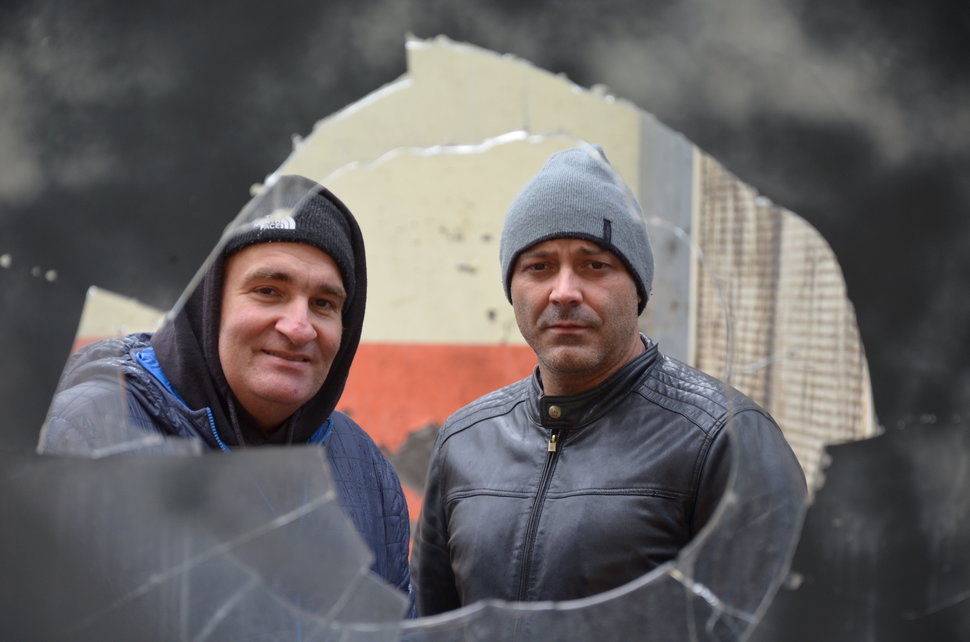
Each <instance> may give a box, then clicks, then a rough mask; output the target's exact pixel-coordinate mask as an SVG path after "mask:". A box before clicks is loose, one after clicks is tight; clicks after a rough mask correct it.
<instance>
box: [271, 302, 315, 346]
mask: <svg viewBox="0 0 970 642" xmlns="http://www.w3.org/2000/svg"><path fill="white" fill-rule="evenodd" d="M276 329H277V331H279V332H280V333H281V334H283V335H284V336H285V337H286V338H288V339H289V340H290V341H291V342H292V343H293V344H294V345H305V344H307V343H309V342H311V341H313V340H314V339H315V338H316V337H317V331H316V329H315V328H314V327H313V324H312V323H310V309H309V304H308V303H307V302H306V301H299V300H297V301H292V302H290V304H289V305H287V306H286V307H285V308H284V309H283V314H282V315H281V316H280V318H279V319H278V320H277V321H276Z"/></svg>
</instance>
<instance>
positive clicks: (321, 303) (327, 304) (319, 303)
mask: <svg viewBox="0 0 970 642" xmlns="http://www.w3.org/2000/svg"><path fill="white" fill-rule="evenodd" d="M313 305H315V306H316V307H318V308H320V309H321V310H329V309H331V308H335V307H337V306H335V305H334V303H333V301H331V300H330V299H317V300H315V301H314V302H313Z"/></svg>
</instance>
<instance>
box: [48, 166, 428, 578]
mask: <svg viewBox="0 0 970 642" xmlns="http://www.w3.org/2000/svg"><path fill="white" fill-rule="evenodd" d="M366 296H367V270H366V265H365V257H364V243H363V239H362V237H361V233H360V228H359V227H358V225H357V222H356V220H354V217H353V216H352V215H351V213H350V211H349V210H348V209H347V208H346V207H345V206H344V204H343V203H342V202H340V200H339V199H337V197H336V196H334V195H333V194H332V193H330V191H328V190H327V189H325V188H323V187H322V186H320V185H318V184H317V183H315V182H313V181H311V180H309V179H306V178H303V177H300V176H282V177H280V178H278V179H277V180H276V181H275V182H274V183H273V184H271V185H269V186H268V187H266V188H265V189H264V190H263V191H262V192H261V193H260V194H258V195H257V196H256V197H255V198H253V199H252V201H250V203H249V204H248V205H247V207H246V208H245V209H244V210H243V213H242V214H241V215H240V216H239V217H238V218H237V220H236V221H234V222H233V224H231V225H230V226H229V227H228V228H227V230H226V233H225V235H224V243H223V244H222V246H221V248H219V249H218V250H217V252H216V254H215V257H214V260H213V261H212V262H211V264H210V265H209V267H208V268H207V269H206V270H205V272H204V274H203V276H202V278H201V281H200V282H199V283H198V285H197V287H195V288H194V289H193V290H191V292H190V294H189V296H188V298H187V300H186V301H185V304H184V305H182V306H176V308H175V309H174V310H173V312H172V313H170V314H169V316H168V317H167V319H166V321H165V323H164V324H163V325H162V327H161V328H160V329H159V330H158V331H157V332H155V333H153V334H151V333H138V334H132V335H128V336H126V337H124V338H121V339H106V340H103V341H99V342H96V343H94V344H91V345H89V346H85V347H84V348H82V349H81V350H79V351H78V352H77V353H75V354H74V355H72V357H71V358H70V360H69V361H68V365H67V367H66V368H65V371H64V374H63V375H62V378H61V382H60V385H59V387H58V392H57V394H56V395H55V397H54V401H53V403H52V405H51V409H50V411H49V413H48V417H47V421H46V422H45V425H44V428H43V430H42V432H41V436H40V442H39V444H38V451H39V452H41V453H48V454H72V455H86V456H94V457H98V456H103V455H109V454H114V453H118V452H132V451H145V450H150V449H152V448H155V447H158V448H162V447H169V448H170V447H171V446H172V444H173V443H179V442H177V441H176V442H173V441H172V439H171V438H173V437H175V438H187V439H189V440H193V442H194V443H199V442H201V443H202V444H204V446H205V447H207V448H210V449H217V450H222V451H230V450H233V449H237V448H245V447H250V446H261V445H266V444H322V445H324V446H325V450H326V454H327V458H328V461H329V463H330V468H331V473H332V475H333V478H334V483H335V486H336V490H337V496H338V500H339V501H340V503H341V505H342V507H343V508H344V510H345V512H347V514H348V515H349V517H350V518H351V520H352V521H353V523H354V525H355V526H356V527H357V530H358V531H359V532H360V533H361V535H362V536H363V538H364V540H365V541H366V542H367V544H368V545H369V547H370V549H371V551H372V552H373V554H374V563H373V565H372V570H373V571H374V572H375V573H376V574H377V575H379V576H380V577H382V578H384V579H385V580H386V581H387V582H389V583H390V584H392V585H394V586H396V587H397V588H398V589H400V590H402V591H404V592H405V593H410V571H409V569H408V559H407V558H408V546H409V537H410V531H409V529H410V522H409V518H408V511H407V504H406V502H405V498H404V494H403V491H402V489H401V484H400V481H399V480H398V477H397V474H396V473H395V472H394V469H393V468H392V467H391V465H390V463H389V462H388V461H387V459H386V458H385V457H384V455H383V454H382V453H381V452H380V449H379V448H378V447H377V445H376V444H375V443H374V442H373V440H372V439H371V438H370V437H369V436H368V435H367V434H366V433H365V432H364V431H363V430H362V429H361V428H360V426H358V425H357V424H356V423H354V421H353V420H351V419H350V418H349V417H347V416H346V415H344V414H343V413H341V412H338V411H336V410H335V407H336V404H337V401H338V400H339V398H340V395H341V392H342V391H343V388H344V383H345V382H346V379H347V375H348V372H349V369H350V365H351V362H352V361H353V358H354V354H355V353H356V350H357V346H358V343H359V341H360V336H361V328H362V325H363V319H364V305H365V301H366ZM122 380H123V382H124V383H123V386H124V387H123V389H121V388H119V382H120V381H122ZM125 399H126V400H125ZM119 404H120V405H121V406H123V408H124V409H123V411H122V412H121V413H119V411H118V406H119ZM119 414H120V415H121V416H119ZM112 419H113V420H112ZM183 443H184V442H183ZM321 581H325V580H321Z"/></svg>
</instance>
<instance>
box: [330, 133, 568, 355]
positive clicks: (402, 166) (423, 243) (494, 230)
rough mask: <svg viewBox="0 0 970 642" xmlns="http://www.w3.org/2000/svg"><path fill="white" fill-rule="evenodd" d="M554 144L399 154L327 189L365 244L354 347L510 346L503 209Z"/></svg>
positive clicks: (516, 338) (537, 141) (514, 336)
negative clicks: (364, 295)
mask: <svg viewBox="0 0 970 642" xmlns="http://www.w3.org/2000/svg"><path fill="white" fill-rule="evenodd" d="M570 144H571V143H570V142H569V141H566V140H564V139H562V138H541V137H530V138H525V137H519V138H517V139H514V140H510V141H505V142H499V143H496V144H487V145H482V146H477V147H468V146H466V147H451V148H449V147H441V148H437V149H436V150H434V151H428V150H400V151H398V152H395V153H392V154H387V155H385V156H383V157H381V158H380V159H379V160H378V161H376V162H374V163H370V164H357V165H354V166H351V167H348V168H346V169H345V170H343V171H340V172H337V173H336V174H334V176H333V177H331V179H330V180H329V182H328V184H329V186H330V188H331V189H333V191H334V192H335V193H336V194H338V195H339V196H340V197H341V198H342V199H343V200H344V202H345V203H346V204H347V206H348V207H349V208H350V209H351V211H353V212H354V213H355V215H356V216H357V218H358V220H359V221H360V225H361V230H362V232H363V234H364V239H365V242H366V246H367V266H368V281H369V282H368V288H369V292H368V301H367V316H366V320H365V323H364V334H363V340H364V341H369V342H394V343H414V342H416V343H446V344H447V343H462V344H505V343H512V344H520V343H522V338H521V335H520V334H519V332H518V329H517V327H516V325H515V318H514V316H513V313H512V307H511V305H510V304H509V303H508V301H507V300H506V299H505V294H504V291H503V289H502V277H501V274H500V269H499V265H498V249H499V237H500V234H501V230H502V220H503V217H504V215H505V210H506V209H507V208H508V205H509V203H510V202H511V200H512V199H513V198H514V196H515V194H516V193H517V192H518V190H519V189H520V188H521V187H522V185H523V184H524V183H525V182H526V181H527V180H528V179H529V178H530V177H531V176H532V175H533V174H534V173H535V172H536V171H537V170H538V169H539V167H541V165H542V163H543V162H544V161H545V159H546V157H548V156H549V155H550V154H552V153H553V152H555V151H558V150H560V149H565V148H567V147H569V146H570Z"/></svg>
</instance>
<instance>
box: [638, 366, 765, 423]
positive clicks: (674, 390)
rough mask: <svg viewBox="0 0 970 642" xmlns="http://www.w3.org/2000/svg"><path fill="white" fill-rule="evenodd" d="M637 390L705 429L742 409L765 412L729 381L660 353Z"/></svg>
mask: <svg viewBox="0 0 970 642" xmlns="http://www.w3.org/2000/svg"><path fill="white" fill-rule="evenodd" d="M637 391H638V392H639V394H641V395H642V396H643V397H645V398H647V399H649V400H650V401H651V402H653V403H656V404H658V405H660V406H662V407H664V408H666V409H668V410H670V411H671V412H676V413H678V414H681V415H683V416H685V417H687V418H688V419H690V420H691V421H693V422H694V423H695V424H696V425H697V426H698V427H699V428H701V429H702V430H704V431H705V432H709V431H710V430H713V429H716V428H718V427H719V426H721V425H723V424H724V422H725V420H726V418H727V417H728V416H730V415H732V414H735V413H738V412H741V411H745V410H757V411H760V412H762V413H764V410H762V409H761V408H760V407H759V406H758V405H757V404H756V403H755V402H754V401H752V400H751V399H750V398H749V397H747V396H746V395H744V394H743V393H741V392H740V391H738V390H737V389H736V388H734V387H732V386H731V385H729V384H728V383H725V382H724V381H721V380H720V379H718V378H716V377H714V376H712V375H710V374H708V373H706V372H704V371H702V370H699V369H698V368H695V367H693V366H689V365H687V364H686V363H683V362H682V361H678V360H677V359H674V358H672V357H668V356H666V355H661V356H660V359H659V362H658V364H657V367H656V368H653V369H651V370H650V372H649V374H648V376H646V377H644V378H643V379H642V380H641V382H640V384H639V386H638V389H637ZM764 414H765V415H766V416H767V413H764Z"/></svg>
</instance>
